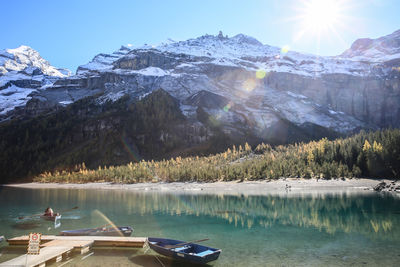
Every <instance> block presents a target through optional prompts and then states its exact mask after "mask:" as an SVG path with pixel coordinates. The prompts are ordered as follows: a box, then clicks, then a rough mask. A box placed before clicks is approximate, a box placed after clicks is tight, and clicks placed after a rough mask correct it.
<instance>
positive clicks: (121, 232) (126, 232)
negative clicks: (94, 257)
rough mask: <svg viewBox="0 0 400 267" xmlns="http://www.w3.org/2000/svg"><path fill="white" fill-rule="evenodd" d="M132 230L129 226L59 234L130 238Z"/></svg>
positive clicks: (65, 231) (68, 231)
mask: <svg viewBox="0 0 400 267" xmlns="http://www.w3.org/2000/svg"><path fill="white" fill-rule="evenodd" d="M132 233H133V229H132V227H130V226H118V227H97V228H84V229H77V230H64V231H61V232H60V233H59V235H62V236H83V235H89V236H131V234H132Z"/></svg>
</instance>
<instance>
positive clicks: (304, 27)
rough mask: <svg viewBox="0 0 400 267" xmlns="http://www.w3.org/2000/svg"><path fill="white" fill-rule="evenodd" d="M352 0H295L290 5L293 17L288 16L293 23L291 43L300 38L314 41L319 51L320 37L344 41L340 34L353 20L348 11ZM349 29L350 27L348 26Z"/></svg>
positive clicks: (351, 5)
mask: <svg viewBox="0 0 400 267" xmlns="http://www.w3.org/2000/svg"><path fill="white" fill-rule="evenodd" d="M352 2H353V0H295V1H294V2H293V5H292V9H293V12H294V14H295V16H294V17H291V18H288V21H290V22H291V23H292V24H293V25H294V35H293V43H297V42H298V41H300V39H303V41H306V42H309V43H310V42H314V41H315V43H316V46H317V50H318V51H317V53H319V45H320V41H321V40H322V39H324V40H331V41H334V42H336V41H339V42H340V43H341V44H342V45H343V44H344V45H345V42H344V40H343V38H342V36H341V34H343V33H344V32H346V31H348V30H349V25H351V23H350V22H351V21H354V18H353V16H351V15H350V11H351V10H353V9H354V4H353V3H352ZM350 30H351V28H350Z"/></svg>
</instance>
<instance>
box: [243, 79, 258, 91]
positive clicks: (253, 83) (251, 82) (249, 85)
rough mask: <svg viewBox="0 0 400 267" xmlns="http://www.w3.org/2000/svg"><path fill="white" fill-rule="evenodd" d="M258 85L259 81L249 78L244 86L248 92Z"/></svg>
mask: <svg viewBox="0 0 400 267" xmlns="http://www.w3.org/2000/svg"><path fill="white" fill-rule="evenodd" d="M256 86H257V82H256V81H255V80H254V79H247V80H246V81H244V82H243V88H244V89H245V90H246V91H248V92H251V91H253V90H254V88H256Z"/></svg>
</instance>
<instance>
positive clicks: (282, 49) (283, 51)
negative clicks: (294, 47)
mask: <svg viewBox="0 0 400 267" xmlns="http://www.w3.org/2000/svg"><path fill="white" fill-rule="evenodd" d="M289 49H290V46H288V45H284V46H283V47H282V48H281V53H283V54H286V53H287V52H289Z"/></svg>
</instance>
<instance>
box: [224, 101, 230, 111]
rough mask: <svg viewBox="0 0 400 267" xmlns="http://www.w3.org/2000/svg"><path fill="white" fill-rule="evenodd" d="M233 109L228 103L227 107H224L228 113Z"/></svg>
mask: <svg viewBox="0 0 400 267" xmlns="http://www.w3.org/2000/svg"><path fill="white" fill-rule="evenodd" d="M230 109H231V104H230V103H228V104H227V105H226V106H225V107H224V111H225V112H228V111H229V110H230Z"/></svg>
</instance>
